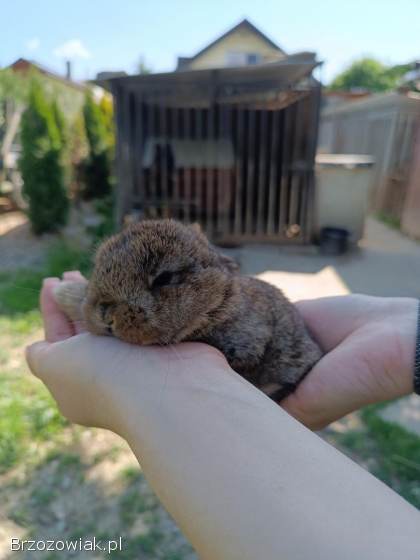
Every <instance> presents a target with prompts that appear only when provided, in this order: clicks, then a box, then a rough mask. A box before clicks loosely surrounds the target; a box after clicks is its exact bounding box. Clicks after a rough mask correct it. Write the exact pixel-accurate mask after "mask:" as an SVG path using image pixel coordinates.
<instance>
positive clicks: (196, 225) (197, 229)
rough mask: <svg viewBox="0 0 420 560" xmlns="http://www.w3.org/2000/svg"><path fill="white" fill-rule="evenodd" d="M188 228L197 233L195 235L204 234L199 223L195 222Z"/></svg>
mask: <svg viewBox="0 0 420 560" xmlns="http://www.w3.org/2000/svg"><path fill="white" fill-rule="evenodd" d="M188 227H189V228H190V229H192V230H193V231H195V233H201V234H202V233H203V230H202V229H201V226H200V224H199V223H198V222H194V223H193V224H189V225H188Z"/></svg>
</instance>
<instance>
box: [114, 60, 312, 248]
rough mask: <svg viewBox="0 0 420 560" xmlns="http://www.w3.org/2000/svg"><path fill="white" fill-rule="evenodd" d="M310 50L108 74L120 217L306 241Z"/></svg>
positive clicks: (252, 237) (227, 235)
mask: <svg viewBox="0 0 420 560" xmlns="http://www.w3.org/2000/svg"><path fill="white" fill-rule="evenodd" d="M316 65H317V63H316V61H315V60H314V57H313V56H312V57H310V58H309V59H308V58H306V59H305V58H304V57H303V59H302V56H300V57H298V56H296V57H293V56H291V57H288V58H286V59H285V60H284V61H281V62H276V63H272V64H265V65H257V66H250V67H240V68H221V69H212V70H192V71H182V72H171V73H164V74H149V75H139V76H130V77H123V78H116V79H114V80H111V83H112V91H113V94H114V99H115V104H116V123H117V177H118V187H117V220H118V222H119V224H120V225H121V224H122V223H123V222H124V220H125V219H130V218H131V219H148V218H166V217H171V218H175V219H178V220H181V221H183V222H186V223H188V222H199V223H200V224H201V225H202V227H203V229H204V230H205V231H206V232H207V234H208V235H209V237H210V238H211V239H212V240H213V241H215V242H223V243H240V242H244V241H275V242H297V243H299V242H300V243H305V242H308V241H309V240H310V238H311V235H312V213H313V189H314V156H315V149H316V140H317V130H318V113H319V100H320V85H319V83H318V82H317V81H316V80H314V79H313V77H312V70H313V69H314V68H315V66H316Z"/></svg>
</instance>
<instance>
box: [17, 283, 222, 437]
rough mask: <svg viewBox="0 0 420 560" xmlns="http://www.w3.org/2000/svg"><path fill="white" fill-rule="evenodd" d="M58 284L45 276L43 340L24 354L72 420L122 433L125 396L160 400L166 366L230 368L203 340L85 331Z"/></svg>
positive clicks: (198, 369)
mask: <svg viewBox="0 0 420 560" xmlns="http://www.w3.org/2000/svg"><path fill="white" fill-rule="evenodd" d="M63 279H64V280H71V281H78V280H80V281H83V277H82V276H81V274H80V273H79V272H66V273H65V274H64V275H63ZM59 282H60V280H59V279H58V278H47V279H45V280H44V283H43V288H42V291H41V297H40V304H41V312H42V316H43V320H44V330H45V341H44V342H37V343H35V344H33V345H31V346H29V347H28V348H27V351H26V357H27V361H28V364H29V367H30V369H31V371H32V373H33V374H34V375H36V376H37V377H39V378H40V379H41V380H42V381H43V382H44V383H45V385H46V386H47V387H48V389H49V390H50V392H51V393H52V395H53V397H54V398H55V400H56V401H57V403H58V406H59V408H60V410H61V412H62V414H63V415H64V416H66V417H67V418H68V419H69V420H71V421H72V422H76V423H78V424H83V425H86V426H96V427H102V428H107V429H110V430H112V431H114V432H116V433H119V434H120V435H124V433H125V431H126V429H127V422H128V421H129V418H127V415H126V414H124V412H125V410H126V404H127V400H128V398H129V397H131V396H133V395H138V394H139V391H142V392H143V397H144V398H145V400H146V401H147V394H154V395H155V396H156V395H157V399H158V396H159V393H160V392H161V391H162V375H163V377H165V375H166V374H167V373H169V370H175V371H177V370H179V375H182V371H183V370H185V369H186V368H187V369H188V370H190V369H191V368H197V371H200V370H203V369H204V370H205V369H206V368H208V369H209V370H211V368H212V367H217V368H219V369H220V368H221V367H222V368H226V369H230V368H229V366H228V364H227V362H226V360H225V359H224V357H223V356H222V355H221V354H220V352H219V351H218V350H216V349H214V348H211V347H210V346H207V345H204V344H199V343H186V344H181V345H178V346H177V347H176V349H175V348H173V347H165V348H157V347H139V346H133V345H131V344H127V343H125V342H122V341H120V340H118V339H116V338H111V337H101V336H94V335H91V334H89V333H87V332H83V329H82V327H81V325H80V324H78V323H76V324H74V323H72V322H71V321H70V320H69V319H68V318H67V317H66V315H65V314H64V313H63V312H62V311H61V310H60V309H59V308H58V306H57V304H56V302H55V299H54V296H53V291H54V288H55V287H56V286H57V284H58V283H59ZM158 373H160V375H158ZM149 401H150V402H152V400H150V399H149Z"/></svg>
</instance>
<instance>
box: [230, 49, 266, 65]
mask: <svg viewBox="0 0 420 560" xmlns="http://www.w3.org/2000/svg"><path fill="white" fill-rule="evenodd" d="M259 62H261V55H260V54H259V53H250V52H249V53H247V52H238V51H228V52H227V53H226V66H249V65H254V64H258V63H259Z"/></svg>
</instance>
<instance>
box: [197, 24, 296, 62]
mask: <svg viewBox="0 0 420 560" xmlns="http://www.w3.org/2000/svg"><path fill="white" fill-rule="evenodd" d="M228 52H237V53H256V54H259V55H261V62H274V61H276V60H280V59H282V58H285V55H284V54H283V53H282V52H281V51H279V50H278V49H275V48H274V47H272V46H270V45H269V44H268V43H266V42H265V41H264V40H263V39H262V38H261V37H259V36H258V35H256V34H255V33H253V32H252V31H251V30H249V29H238V30H236V31H235V32H233V33H232V34H230V35H228V36H227V37H226V38H225V39H223V40H222V41H220V42H219V43H217V44H216V45H214V46H213V47H212V48H211V49H209V50H208V51H206V52H205V53H203V55H201V56H200V57H198V58H197V59H196V60H193V61H191V63H190V64H189V66H188V69H190V70H200V69H205V68H220V67H223V66H227V62H226V54H227V53H228Z"/></svg>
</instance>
